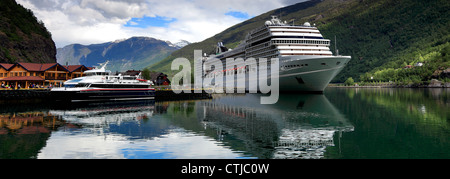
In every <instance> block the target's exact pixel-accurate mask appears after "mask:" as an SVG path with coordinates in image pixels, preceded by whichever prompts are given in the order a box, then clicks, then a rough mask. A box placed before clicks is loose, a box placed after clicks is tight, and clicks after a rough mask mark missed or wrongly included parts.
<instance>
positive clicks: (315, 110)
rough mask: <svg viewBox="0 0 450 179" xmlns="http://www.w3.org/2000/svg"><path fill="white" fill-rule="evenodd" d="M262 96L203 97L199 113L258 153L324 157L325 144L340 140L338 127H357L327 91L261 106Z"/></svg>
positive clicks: (207, 122) (287, 96)
mask: <svg viewBox="0 0 450 179" xmlns="http://www.w3.org/2000/svg"><path fill="white" fill-rule="evenodd" d="M259 98H260V96H259V95H256V94H247V95H246V96H239V97H236V98H234V97H232V96H224V97H222V98H215V99H213V100H212V101H210V102H209V101H202V102H200V103H202V105H200V106H203V107H200V110H199V111H198V113H197V116H200V117H202V118H203V119H202V121H203V123H204V125H206V126H210V127H213V128H216V129H218V130H220V131H222V132H221V134H233V136H235V137H237V138H239V139H240V140H243V141H244V142H245V143H246V146H247V148H248V150H249V152H255V153H253V155H255V156H257V157H259V158H322V157H323V156H324V152H325V149H326V147H328V146H334V145H335V143H334V140H333V137H334V134H335V133H336V132H340V133H341V132H349V131H353V130H354V127H353V125H352V124H350V123H349V121H348V120H347V119H346V118H345V117H344V116H343V115H342V114H340V112H339V111H338V110H337V109H336V108H335V107H334V106H333V105H332V104H331V103H330V102H329V101H328V99H327V98H326V97H325V96H324V95H294V94H283V95H280V99H279V101H278V103H277V104H276V105H262V104H260V103H259ZM222 138H224V140H225V139H226V137H222ZM268 139H272V140H268ZM230 143H231V142H230ZM261 148H264V149H266V150H260V149H261ZM252 149H258V150H257V151H252ZM269 149H271V150H269Z"/></svg>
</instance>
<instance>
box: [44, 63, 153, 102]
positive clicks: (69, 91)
mask: <svg viewBox="0 0 450 179" xmlns="http://www.w3.org/2000/svg"><path fill="white" fill-rule="evenodd" d="M107 64H108V62H106V63H105V64H104V65H103V66H102V67H101V68H95V69H92V70H87V71H85V72H84V74H85V75H86V76H83V77H78V78H74V79H72V80H68V81H66V82H64V86H63V87H60V88H53V89H51V96H52V97H53V99H55V100H57V101H111V100H142V99H154V97H155V89H154V88H152V87H151V86H152V85H153V83H152V82H151V81H149V80H144V79H142V78H141V76H140V74H139V75H136V76H130V75H121V74H119V75H112V74H111V71H110V70H106V68H105V67H106V65H107Z"/></svg>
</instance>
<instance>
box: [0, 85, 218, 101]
mask: <svg viewBox="0 0 450 179" xmlns="http://www.w3.org/2000/svg"><path fill="white" fill-rule="evenodd" d="M155 89H156V92H155V100H156V101H176V100H194V99H210V98H212V96H211V94H208V93H206V92H203V93H180V94H176V93H174V92H173V91H172V90H171V89H170V88H155ZM51 100H52V98H51V91H50V89H20V90H12V89H0V102H1V103H9V102H19V103H20V102H34V101H45V102H49V101H51Z"/></svg>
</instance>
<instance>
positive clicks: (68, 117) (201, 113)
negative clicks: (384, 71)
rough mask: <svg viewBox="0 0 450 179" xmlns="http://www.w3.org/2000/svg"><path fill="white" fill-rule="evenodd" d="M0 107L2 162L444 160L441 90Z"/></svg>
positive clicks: (447, 144) (449, 126) (445, 98)
mask: <svg viewBox="0 0 450 179" xmlns="http://www.w3.org/2000/svg"><path fill="white" fill-rule="evenodd" d="M259 102H260V94H242V95H238V94H235V95H225V94H224V95H215V96H214V98H213V99H210V100H192V101H172V102H155V101H139V102H138V101H134V102H114V103H71V104H53V103H48V104H38V103H34V104H14V105H11V104H5V103H1V104H0V106H1V108H0V158H2V159H9V158H38V159H41V158H42V159H43V158H63V159H66V158H130V159H135V158H158V159H159V158H163V159H166V158H167V159H172V158H183V159H195V158H202V159H219V158H231V159H233V158H259V159H274V158H276V159H278V158H281V159H283V158H299V159H316V158H323V159H347V158H351V159H365V158H368V159H378V158H382V159H391V158H401V159H403V158H406V159H409V158H420V159H422V158H426V159H427V158H450V150H449V149H450V110H449V109H450V90H449V89H391V88H377V89H358V88H348V89H347V88H327V89H326V91H325V92H324V94H323V95H318V94H281V95H280V99H279V101H278V103H277V104H274V105H261V104H260V103H259Z"/></svg>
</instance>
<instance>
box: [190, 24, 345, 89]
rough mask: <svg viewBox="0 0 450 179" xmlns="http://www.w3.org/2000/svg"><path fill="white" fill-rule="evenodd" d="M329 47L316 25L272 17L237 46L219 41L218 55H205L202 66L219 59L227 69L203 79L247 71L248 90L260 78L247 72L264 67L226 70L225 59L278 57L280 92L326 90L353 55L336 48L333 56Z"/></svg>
mask: <svg viewBox="0 0 450 179" xmlns="http://www.w3.org/2000/svg"><path fill="white" fill-rule="evenodd" d="M329 47H330V40H329V39H324V38H323V36H322V35H321V33H320V31H319V30H318V29H317V27H314V26H312V25H311V24H310V23H308V22H306V23H304V24H303V25H294V24H292V25H291V24H287V23H286V22H282V21H281V20H280V19H278V17H277V16H272V19H271V20H269V21H266V22H265V24H264V25H263V26H261V27H259V28H257V29H254V30H253V31H251V32H250V33H248V34H247V36H246V38H245V40H244V41H242V42H241V43H240V44H239V45H238V46H237V47H236V48H235V49H228V48H227V47H225V46H223V43H222V42H219V43H218V46H217V48H216V51H215V54H213V55H209V56H206V55H205V56H204V57H203V58H202V64H203V66H202V67H201V68H203V69H206V66H208V65H209V66H212V63H211V62H210V61H211V60H209V59H211V58H216V59H219V60H221V61H222V64H223V67H224V69H213V70H209V71H205V73H204V74H203V78H213V77H214V75H217V73H223V76H224V79H226V76H228V75H234V77H235V79H236V76H238V75H237V74H239V73H245V76H246V83H245V84H246V90H247V91H248V89H249V86H251V85H256V86H257V84H254V83H257V82H258V81H259V80H248V76H249V75H248V74H249V73H251V72H254V71H258V70H260V69H261V68H253V67H252V68H251V69H250V65H249V64H248V63H246V64H238V65H237V67H235V68H233V69H226V64H225V62H226V59H227V58H233V59H237V58H243V59H248V58H255V59H256V63H258V61H257V59H259V58H267V59H268V63H267V64H271V62H270V59H271V58H278V59H279V85H280V86H279V89H280V91H294V92H318V93H323V91H324V89H325V88H326V87H327V86H328V84H329V83H330V81H331V80H332V79H333V78H334V77H335V76H336V75H337V74H338V73H339V72H341V71H342V69H343V68H344V67H345V66H346V64H347V63H348V62H349V61H350V59H351V56H341V55H339V54H338V51H337V50H336V55H333V53H332V52H331V51H330V48H329ZM269 66H270V65H269ZM263 68H266V67H263ZM269 68H270V67H269ZM203 69H196V70H201V71H203ZM268 73H269V72H268ZM269 75H270V73H269ZM268 79H270V78H268ZM223 81H224V82H225V80H223ZM215 85H217V84H215ZM223 86H226V85H225V84H224V85H223Z"/></svg>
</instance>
